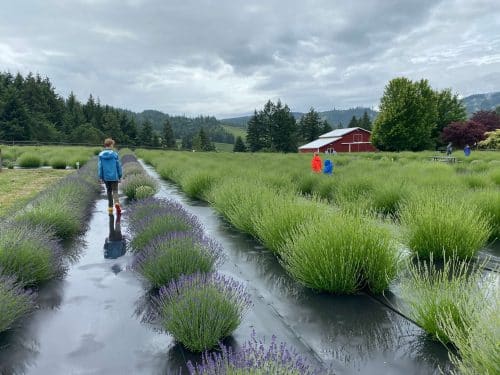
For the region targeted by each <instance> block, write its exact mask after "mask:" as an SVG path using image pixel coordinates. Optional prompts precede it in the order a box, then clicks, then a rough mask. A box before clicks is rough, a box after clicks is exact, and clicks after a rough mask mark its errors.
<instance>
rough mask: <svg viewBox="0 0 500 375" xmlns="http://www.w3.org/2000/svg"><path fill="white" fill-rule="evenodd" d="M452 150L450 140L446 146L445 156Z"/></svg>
mask: <svg viewBox="0 0 500 375" xmlns="http://www.w3.org/2000/svg"><path fill="white" fill-rule="evenodd" d="M452 151H453V146H452V145H451V142H450V143H448V146H446V156H450V155H451V153H452Z"/></svg>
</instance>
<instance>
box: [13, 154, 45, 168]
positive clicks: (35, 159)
mask: <svg viewBox="0 0 500 375" xmlns="http://www.w3.org/2000/svg"><path fill="white" fill-rule="evenodd" d="M17 165H19V166H20V167H22V168H39V167H40V166H41V165H42V159H41V158H40V156H38V155H35V154H32V153H28V152H26V153H24V154H22V155H21V156H20V157H19V158H18V159H17Z"/></svg>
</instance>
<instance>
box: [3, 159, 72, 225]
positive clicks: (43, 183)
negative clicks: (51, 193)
mask: <svg viewBox="0 0 500 375" xmlns="http://www.w3.org/2000/svg"><path fill="white" fill-rule="evenodd" d="M68 173H73V171H67V170H55V169H34V170H27V169H6V168H4V169H2V172H0V217H2V216H3V215H5V214H6V213H7V212H8V210H9V209H10V208H12V207H14V206H15V205H18V204H22V203H23V202H26V201H27V200H29V199H30V198H32V197H33V196H34V195H36V193H38V192H40V191H42V190H44V189H45V188H46V187H48V186H49V185H52V184H54V183H56V182H57V181H59V180H60V179H61V178H62V177H64V176H67V175H68Z"/></svg>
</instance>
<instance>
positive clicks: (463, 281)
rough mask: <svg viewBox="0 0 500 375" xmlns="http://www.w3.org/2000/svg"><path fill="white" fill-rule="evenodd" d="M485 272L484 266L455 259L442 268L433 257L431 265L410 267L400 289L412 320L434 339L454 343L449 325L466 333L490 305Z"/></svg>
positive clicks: (420, 264) (448, 261)
mask: <svg viewBox="0 0 500 375" xmlns="http://www.w3.org/2000/svg"><path fill="white" fill-rule="evenodd" d="M482 272H483V265H472V264H471V263H470V262H469V261H462V260H459V259H454V258H450V259H448V258H446V259H445V260H444V264H443V266H442V267H437V266H436V264H435V263H434V261H433V259H432V257H431V259H430V261H428V262H427V261H417V262H416V263H409V264H408V275H407V276H406V277H404V278H403V279H402V284H401V285H402V296H403V299H404V301H405V302H406V303H407V304H408V309H409V315H410V317H411V318H412V319H414V320H415V321H416V322H417V323H418V324H419V325H420V326H421V327H422V328H423V329H424V330H425V331H426V332H427V333H428V334H429V335H430V336H431V337H433V338H434V339H436V340H439V341H441V342H443V343H449V342H453V340H452V337H450V335H449V334H448V330H447V326H448V323H450V324H452V325H453V327H455V329H456V330H457V333H458V331H459V330H460V331H462V332H465V331H466V330H467V327H469V326H470V325H471V323H472V321H473V317H474V316H475V315H476V314H477V313H480V312H481V311H482V310H483V309H484V308H485V307H486V306H487V304H488V303H489V301H488V300H487V299H486V298H485V295H484V292H483V291H482V288H483V287H482V285H481V282H480V281H481V275H482ZM445 321H446V322H447V323H446V324H444V323H445Z"/></svg>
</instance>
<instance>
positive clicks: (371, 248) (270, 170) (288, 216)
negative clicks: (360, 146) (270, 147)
mask: <svg viewBox="0 0 500 375" xmlns="http://www.w3.org/2000/svg"><path fill="white" fill-rule="evenodd" d="M138 155H139V156H140V157H142V158H143V159H144V160H145V161H146V162H148V163H151V164H152V165H153V166H154V167H155V169H156V170H157V171H158V173H159V174H160V175H161V176H162V177H163V178H164V179H167V180H170V181H173V182H174V183H175V184H177V185H178V186H179V187H180V188H181V189H182V190H183V191H184V192H185V193H187V194H188V196H190V197H192V198H197V199H202V200H206V201H208V202H209V203H210V204H211V205H213V206H214V208H215V209H216V210H217V211H218V212H219V213H220V214H221V215H222V216H223V217H224V218H225V219H226V220H227V221H228V222H229V223H231V224H232V225H233V226H234V227H236V228H238V229H239V230H241V231H243V232H246V233H248V234H250V235H251V236H252V237H254V238H255V239H256V240H257V241H258V242H260V243H262V244H263V246H264V247H266V248H267V249H268V250H270V251H271V252H272V253H274V254H275V255H276V256H277V257H278V259H279V261H280V264H281V265H282V267H283V268H284V269H285V270H286V271H287V273H288V274H289V275H290V276H291V277H292V278H293V279H295V281H297V282H298V283H300V284H302V285H304V286H306V287H307V288H311V289H312V290H317V291H324V292H329V293H332V294H352V293H357V292H360V291H364V292H367V293H369V294H374V295H375V296H376V295H377V294H379V293H381V292H383V291H384V290H386V291H387V290H389V291H393V292H394V293H395V298H392V302H393V303H396V304H398V307H397V308H398V309H399V310H400V311H401V312H402V313H403V314H405V315H406V316H407V317H408V318H410V319H413V320H414V321H417V322H418V324H419V325H420V326H421V327H423V328H424V329H425V330H426V331H427V333H428V334H429V337H431V338H432V337H433V338H434V340H436V341H441V342H443V343H447V342H453V343H454V344H456V345H459V350H460V352H461V353H464V354H463V356H464V358H465V359H464V360H463V361H464V362H460V360H461V359H459V357H454V356H453V355H452V354H450V356H451V358H452V361H453V362H454V363H456V365H457V367H459V368H462V367H463V368H469V370H470V366H472V368H473V369H474V367H473V366H474V365H471V364H470V363H467V361H471V362H474V360H475V359H474V358H477V357H478V356H479V357H480V356H481V355H483V354H484V352H481V350H482V349H478V351H479V353H477V352H474V350H476V349H474V350H471V349H470V348H471V347H470V344H467V342H469V343H470V341H468V340H472V339H474V340H480V341H481V340H485V341H486V342H488V343H489V344H488V345H490V346H489V348H490V349H491V350H493V351H494V349H493V348H494V347H495V345H496V344H494V342H495V340H498V337H497V336H494V338H491V337H489V336H487V335H485V334H484V332H485V331H484V329H485V327H490V328H491V327H492V326H495V325H496V323H495V319H496V318H493V317H494V316H498V308H499V307H498V306H499V305H498V303H499V301H500V299H499V290H498V276H497V275H498V274H497V271H496V270H497V268H498V259H499V255H500V254H499V246H498V236H499V228H500V214H499V207H500V191H499V182H500V181H499V172H500V169H499V161H500V158H499V156H500V155H499V153H495V152H484V153H475V155H474V156H473V157H472V158H469V159H467V158H465V157H463V158H462V157H461V156H460V155H457V158H458V159H459V162H458V163H454V164H443V163H439V162H431V161H430V159H429V157H430V156H432V155H433V153H418V154H416V153H401V154H359V155H354V154H352V155H337V156H335V157H333V161H334V164H335V172H334V175H333V176H331V177H329V176H324V175H313V174H311V173H310V172H309V160H310V155H276V154H255V155H245V154H231V155H224V154H217V155H209V154H205V155H200V154H198V155H192V154H188V153H176V154H175V153H174V154H172V153H169V154H163V153H161V152H155V151H140V152H138ZM412 258H413V259H417V258H418V259H420V260H421V261H422V263H419V264H417V265H416V266H412V263H411V262H409V261H410V260H411V259H412ZM485 258H486V259H488V260H489V262H490V263H489V264H488V266H486V268H487V269H489V270H492V271H493V272H487V274H488V276H486V277H483V276H482V275H483V273H484V271H485V270H484V267H485V265H484V263H482V261H480V259H485ZM433 259H434V261H436V260H438V261H439V262H440V264H443V263H442V262H444V268H443V269H441V266H439V267H438V266H437V265H434V263H433ZM429 262H430V263H429ZM469 267H473V269H474V272H473V273H472V274H469V273H463V272H462V271H460V269H467V268H469ZM333 270H335V271H333ZM450 277H451V279H450ZM432 280H434V281H432ZM438 280H441V281H438ZM438 285H441V286H439V287H438ZM479 285H483V287H480V288H479V289H478V286H479ZM436 288H437V289H436ZM391 294H393V293H391ZM472 299H474V301H472ZM446 300H448V301H452V302H448V303H447V304H443V303H444V302H443V301H446ZM450 303H451V305H450ZM436 304H437V305H436ZM422 306H423V307H422ZM467 306H468V307H467ZM471 306H481V308H480V309H478V310H475V308H472V307H471ZM436 309H438V310H437V311H438V312H439V313H438V314H435V313H433V312H432V311H436ZM450 309H451V310H450ZM456 309H458V311H461V312H460V314H459V315H458V316H462V318H458V316H456V317H453V316H452V315H449V313H448V312H450V311H455V310H456ZM481 310H485V311H487V312H486V313H485V314H483V313H479V311H481ZM477 314H479V315H480V316H481V318H479V317H478V315H477ZM431 317H432V318H431ZM429 319H430V320H429ZM456 319H466V321H470V324H473V325H475V324H479V323H477V322H478V319H479V321H480V322H481V323H480V325H478V326H477V327H472V328H471V332H472V333H470V337H466V336H464V335H463V333H461V331H460V329H459V328H457V327H460V326H459V325H458V326H457V325H456V324H457V320H456ZM468 319H470V320H468ZM492 319H493V320H492ZM473 322H476V323H473ZM460 324H464V323H460ZM465 324H467V323H465ZM481 332H483V333H481ZM490 349H484V350H490ZM467 356H469V358H468V357H467ZM471 358H472V359H471ZM482 362H483V363H486V365H485V366H486V367H485V368H484V369H482V370H481V371H483V370H484V371H491V369H492V368H495V366H496V359H495V357H491V358H490V360H489V361H484V360H483V361H482ZM464 363H465V364H464ZM488 366H490V368H489V370H488V368H487V367H488ZM464 371H465V370H464ZM474 371H478V370H477V367H476V368H475V370H473V371H472V373H474ZM465 373H467V371H465ZM493 373H494V372H493Z"/></svg>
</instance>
